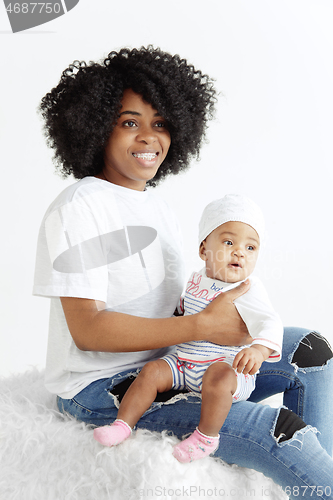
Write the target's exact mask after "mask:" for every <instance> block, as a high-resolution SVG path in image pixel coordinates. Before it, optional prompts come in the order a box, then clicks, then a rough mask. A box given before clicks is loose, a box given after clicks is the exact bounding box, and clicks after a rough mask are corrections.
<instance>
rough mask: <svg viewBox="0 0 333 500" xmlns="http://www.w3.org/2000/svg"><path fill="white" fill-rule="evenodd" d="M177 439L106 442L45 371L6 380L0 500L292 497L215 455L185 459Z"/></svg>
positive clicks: (1, 403) (0, 410)
mask: <svg viewBox="0 0 333 500" xmlns="http://www.w3.org/2000/svg"><path fill="white" fill-rule="evenodd" d="M175 442H177V439H176V438H175V437H172V436H168V435H166V434H165V435H160V434H158V433H151V432H148V431H140V430H139V431H138V432H137V433H135V434H134V435H133V436H131V437H130V438H129V439H128V440H127V441H125V442H124V443H123V444H122V445H120V446H118V447H116V448H111V449H109V448H103V447H102V446H101V445H99V444H98V443H96V442H95V441H94V440H93V436H92V431H91V430H89V429H87V428H86V427H85V426H84V424H82V423H79V422H76V421H74V420H69V419H68V418H65V417H63V416H62V415H61V414H60V413H59V412H58V411H57V410H56V405H55V399H54V397H53V396H52V395H51V394H49V393H48V392H47V391H46V389H45V388H44V386H43V374H42V373H40V372H39V371H37V370H32V371H29V372H27V373H24V374H20V375H16V376H12V377H10V378H5V379H2V380H0V499H1V500H14V499H15V500H16V499H17V500H84V499H87V500H108V499H116V500H137V499H141V498H143V499H149V498H150V499H156V498H161V499H163V500H178V499H179V498H190V499H191V500H194V499H200V500H201V499H202V498H214V499H218V498H226V497H229V498H234V499H235V500H242V499H248V498H251V499H261V500H262V499H263V498H264V499H265V500H281V499H286V498H287V497H286V496H285V495H284V494H283V493H282V491H281V489H280V488H279V487H278V486H276V485H275V484H274V483H273V482H272V481H271V480H270V479H267V478H266V477H264V476H263V475H262V474H260V473H257V472H254V471H251V470H248V469H242V468H239V467H237V466H229V465H226V464H224V463H222V462H221V461H219V460H217V459H214V458H211V457H209V458H205V459H203V460H199V461H197V462H193V463H191V464H180V463H178V462H177V460H176V459H175V458H174V457H173V456H172V454H171V452H172V445H173V444H174V443H175Z"/></svg>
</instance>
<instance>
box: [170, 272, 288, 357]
mask: <svg viewBox="0 0 333 500" xmlns="http://www.w3.org/2000/svg"><path fill="white" fill-rule="evenodd" d="M249 278H250V282H251V287H250V289H249V290H248V291H247V292H246V293H244V294H243V295H241V296H240V297H238V298H237V299H235V301H234V303H235V306H236V308H237V310H238V312H239V314H240V316H241V318H242V319H243V321H244V323H245V324H246V326H247V329H248V332H249V334H250V335H251V337H252V339H253V340H252V344H249V345H254V344H260V345H263V346H265V347H268V349H272V350H273V352H272V353H271V354H270V356H269V357H268V359H267V360H266V361H269V362H274V361H279V360H280V358H281V350H282V338H283V325H282V322H281V319H280V317H279V315H278V314H277V312H276V311H275V310H274V309H273V306H272V304H271V302H270V300H269V298H268V295H267V292H266V290H265V288H264V286H263V284H262V282H261V281H260V280H259V278H258V277H256V276H250V277H249ZM240 283H241V282H240V281H239V282H237V283H225V282H223V281H220V280H218V279H212V278H208V277H207V275H206V271H205V269H202V270H201V271H200V272H194V273H192V274H191V276H190V279H189V280H188V282H187V285H186V290H185V296H184V310H185V313H184V314H185V315H188V314H196V313H198V312H200V311H202V310H203V309H205V307H207V306H208V304H210V302H211V301H212V300H214V299H215V297H217V296H218V295H219V294H220V293H223V292H226V291H228V290H231V289H232V288H235V287H236V286H237V285H239V284H240ZM249 345H247V346H240V347H233V346H223V345H217V344H212V343H210V342H205V341H192V342H186V343H183V344H178V345H177V346H176V349H177V355H178V358H179V359H180V360H182V361H192V362H195V363H208V362H213V361H216V360H217V359H219V358H220V357H224V356H226V355H233V356H234V355H235V354H236V353H237V352H239V351H240V350H241V349H243V348H244V347H249Z"/></svg>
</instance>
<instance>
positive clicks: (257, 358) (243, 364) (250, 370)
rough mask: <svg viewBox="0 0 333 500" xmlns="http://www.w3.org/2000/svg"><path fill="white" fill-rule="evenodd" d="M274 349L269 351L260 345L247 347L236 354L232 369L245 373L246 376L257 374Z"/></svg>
mask: <svg viewBox="0 0 333 500" xmlns="http://www.w3.org/2000/svg"><path fill="white" fill-rule="evenodd" d="M272 352H273V349H268V347H265V346H263V345H260V344H254V345H252V346H251V347H245V349H242V350H241V351H240V352H239V353H238V354H236V356H235V359H234V362H233V365H232V367H233V368H234V369H235V370H237V371H238V373H241V372H243V374H244V375H247V374H249V375H254V374H255V373H257V371H258V370H259V368H260V367H261V364H262V363H263V361H265V360H266V359H267V358H268V357H269V355H270V354H272Z"/></svg>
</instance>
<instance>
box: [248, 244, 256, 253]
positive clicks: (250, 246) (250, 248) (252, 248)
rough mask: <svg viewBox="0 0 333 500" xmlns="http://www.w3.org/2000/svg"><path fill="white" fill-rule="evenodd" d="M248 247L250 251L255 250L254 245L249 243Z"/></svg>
mask: <svg viewBox="0 0 333 500" xmlns="http://www.w3.org/2000/svg"><path fill="white" fill-rule="evenodd" d="M247 249H248V250H250V252H253V251H254V250H255V248H254V246H252V245H248V246H247Z"/></svg>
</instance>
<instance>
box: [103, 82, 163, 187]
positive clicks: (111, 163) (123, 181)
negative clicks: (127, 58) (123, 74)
mask: <svg viewBox="0 0 333 500" xmlns="http://www.w3.org/2000/svg"><path fill="white" fill-rule="evenodd" d="M121 105H122V106H121V110H120V116H119V119H118V121H117V123H116V125H115V127H114V129H113V131H112V133H111V135H110V138H109V140H108V142H107V145H106V147H105V151H104V169H103V171H102V173H101V174H100V175H99V176H98V177H100V178H102V179H104V178H105V179H106V180H108V181H109V182H112V183H113V184H117V185H119V186H123V187H127V188H129V189H136V190H138V191H143V190H144V189H145V186H146V182H147V181H148V180H150V179H152V178H153V177H154V176H155V174H156V172H157V170H158V169H159V167H160V165H161V164H162V162H163V160H164V159H165V157H166V155H167V153H168V150H169V147H170V143H171V138H170V133H169V131H168V129H167V126H166V121H165V120H164V118H163V117H162V116H160V115H159V114H158V112H157V111H156V109H154V108H152V106H151V105H150V104H148V103H147V102H145V101H144V100H143V99H142V96H141V95H140V94H136V93H135V92H133V90H131V89H127V90H125V91H124V95H123V99H122V101H121Z"/></svg>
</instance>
